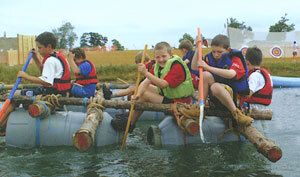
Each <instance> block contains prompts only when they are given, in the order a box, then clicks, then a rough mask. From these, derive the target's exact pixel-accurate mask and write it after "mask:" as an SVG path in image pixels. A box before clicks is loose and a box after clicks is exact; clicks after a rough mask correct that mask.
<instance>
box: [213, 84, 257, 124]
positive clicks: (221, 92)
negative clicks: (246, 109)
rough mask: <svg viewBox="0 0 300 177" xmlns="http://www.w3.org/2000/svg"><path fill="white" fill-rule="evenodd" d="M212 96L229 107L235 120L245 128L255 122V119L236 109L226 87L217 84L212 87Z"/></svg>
mask: <svg viewBox="0 0 300 177" xmlns="http://www.w3.org/2000/svg"><path fill="white" fill-rule="evenodd" d="M210 89H211V92H212V94H213V95H214V96H215V97H217V98H218V100H219V101H220V102H221V103H222V104H223V105H224V106H226V107H227V109H229V110H230V111H231V113H232V116H233V118H234V119H235V120H236V121H237V122H238V123H239V124H242V125H244V126H248V125H250V124H251V123H252V122H253V119H252V118H251V117H249V116H246V115H244V114H243V113H242V112H241V111H240V110H239V109H237V108H236V106H235V104H234V102H233V100H232V98H231V96H230V94H229V92H227V90H226V89H225V87H224V85H222V84H220V83H215V84H213V85H212V86H211V87H210Z"/></svg>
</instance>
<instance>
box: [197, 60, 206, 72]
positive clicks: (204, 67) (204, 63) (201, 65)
mask: <svg viewBox="0 0 300 177" xmlns="http://www.w3.org/2000/svg"><path fill="white" fill-rule="evenodd" d="M197 66H198V68H199V67H202V68H203V69H204V70H207V67H209V65H208V64H207V63H206V62H205V61H203V60H198V63H197Z"/></svg>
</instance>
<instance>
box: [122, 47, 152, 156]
mask: <svg viewBox="0 0 300 177" xmlns="http://www.w3.org/2000/svg"><path fill="white" fill-rule="evenodd" d="M146 52H147V44H146V45H145V49H144V53H143V57H142V62H141V63H144V60H145V56H146ZM140 80H141V73H140V72H138V78H137V80H136V84H135V90H134V96H136V94H137V92H138V88H139V84H140ZM133 108H134V104H131V107H130V112H129V117H128V121H127V125H126V131H125V134H124V138H123V143H122V150H123V149H124V148H125V146H126V140H127V135H128V130H129V126H130V122H131V118H132V113H133Z"/></svg>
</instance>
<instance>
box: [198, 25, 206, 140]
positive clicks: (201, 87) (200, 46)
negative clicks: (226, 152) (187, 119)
mask: <svg viewBox="0 0 300 177" xmlns="http://www.w3.org/2000/svg"><path fill="white" fill-rule="evenodd" d="M198 36H200V38H201V32H200V28H198ZM198 60H199V61H201V60H202V39H201V40H200V41H199V42H198ZM198 91H199V104H200V119H199V131H200V138H201V140H202V142H205V139H204V135H203V131H202V124H203V118H204V117H203V113H204V99H203V68H202V67H199V86H198Z"/></svg>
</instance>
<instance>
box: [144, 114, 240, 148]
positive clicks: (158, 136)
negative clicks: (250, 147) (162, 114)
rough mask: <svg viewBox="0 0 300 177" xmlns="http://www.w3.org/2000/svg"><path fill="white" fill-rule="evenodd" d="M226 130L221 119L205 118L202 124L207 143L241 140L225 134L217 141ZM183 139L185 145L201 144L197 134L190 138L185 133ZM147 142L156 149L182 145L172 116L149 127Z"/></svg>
mask: <svg viewBox="0 0 300 177" xmlns="http://www.w3.org/2000/svg"><path fill="white" fill-rule="evenodd" d="M227 128H228V127H227V125H225V124H224V121H223V120H222V119H221V118H219V117H215V116H206V117H205V121H204V122H203V134H204V137H205V141H206V142H209V143H219V142H229V141H239V140H241V138H240V136H237V135H235V134H233V133H232V132H229V133H226V134H225V135H224V137H223V138H222V139H221V140H218V136H219V135H221V134H222V133H223V132H224V131H225V130H226V129H227ZM185 139H186V144H194V143H203V142H202V141H201V138H200V135H199V133H198V134H197V135H195V136H192V135H189V134H188V133H186V132H185ZM147 141H148V143H149V144H152V145H154V146H158V147H161V146H162V147H164V146H171V145H183V144H184V139H183V136H182V131H181V129H180V128H179V127H178V126H177V123H176V121H175V119H174V118H173V116H167V117H166V118H165V119H164V120H163V121H162V122H161V123H160V124H159V125H158V126H155V125H152V126H150V128H149V129H148V133H147Z"/></svg>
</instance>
